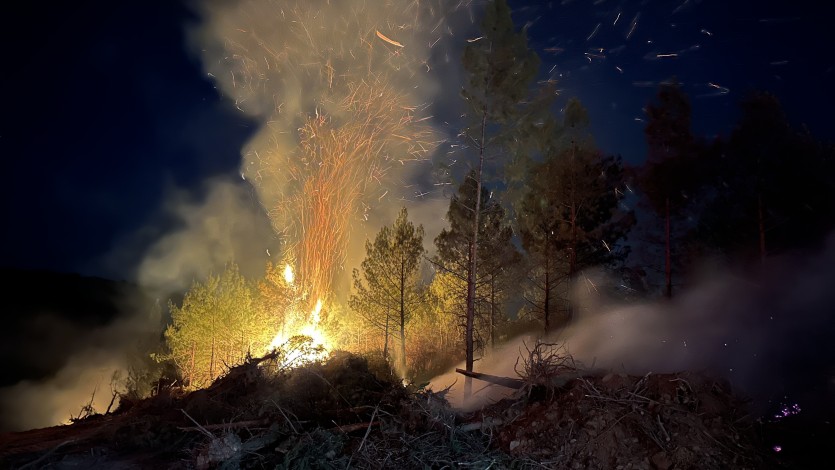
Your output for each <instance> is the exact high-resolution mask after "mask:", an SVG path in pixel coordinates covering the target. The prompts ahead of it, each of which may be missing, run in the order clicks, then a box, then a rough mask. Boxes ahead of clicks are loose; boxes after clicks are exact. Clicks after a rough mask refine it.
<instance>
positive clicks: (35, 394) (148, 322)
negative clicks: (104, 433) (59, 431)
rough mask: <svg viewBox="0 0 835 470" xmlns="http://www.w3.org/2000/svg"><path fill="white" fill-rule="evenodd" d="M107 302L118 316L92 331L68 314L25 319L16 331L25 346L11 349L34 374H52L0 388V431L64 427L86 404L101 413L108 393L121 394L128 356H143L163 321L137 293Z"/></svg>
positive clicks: (48, 313)
mask: <svg viewBox="0 0 835 470" xmlns="http://www.w3.org/2000/svg"><path fill="white" fill-rule="evenodd" d="M88 282H89V281H88ZM108 301H109V302H112V303H113V305H114V306H115V307H116V308H117V309H118V314H119V315H121V316H119V317H116V318H113V319H111V320H110V321H109V322H108V323H107V324H105V325H102V326H97V327H90V326H89V324H88V323H89V320H88V319H79V318H69V317H68V315H69V314H68V313H66V312H53V313H50V312H41V313H36V314H33V315H32V316H31V317H30V318H27V320H26V321H25V324H23V325H22V327H21V330H20V334H21V335H23V338H25V339H22V340H19V341H20V342H24V341H25V343H26V344H25V345H18V344H17V342H16V341H14V340H12V341H11V345H10V346H12V347H20V348H22V349H21V351H20V361H21V362H22V363H23V364H37V363H38V362H42V364H40V367H38V369H40V370H47V371H48V370H49V369H53V368H54V372H53V373H51V374H50V375H49V376H48V377H44V378H40V379H29V380H22V381H19V382H17V383H15V384H13V385H9V386H7V387H2V388H0V431H22V430H26V429H32V428H40V427H47V426H54V425H57V424H61V423H67V422H68V421H69V419H70V417H71V416H78V415H79V414H80V413H81V410H82V407H83V406H84V405H86V404H88V403H89V404H91V405H92V407H93V408H94V409H95V410H96V411H97V412H100V413H103V412H104V411H105V410H107V407H108V405H109V404H110V402H111V399H112V393H111V391H112V390H113V389H117V390H124V388H123V387H124V380H125V379H126V378H127V376H128V368H129V366H130V364H131V359H132V358H131V357H130V355H131V354H133V355H134V357H133V359H135V358H136V355H137V354H142V353H146V352H145V351H142V348H143V347H147V346H148V344H149V343H153V341H155V340H156V338H157V337H158V335H159V331H160V327H161V321H160V320H161V319H160V315H159V310H158V309H156V308H154V303H153V301H151V299H148V298H146V297H144V296H142V295H141V294H139V293H138V292H135V291H134V292H132V293H129V292H120V293H119V294H118V296H117V297H116V298H111V299H109V300H108ZM34 302H37V301H36V300H35V301H34ZM7 344H8V343H7ZM134 363H135V362H134ZM56 364H57V365H58V366H57V367H55V365H56ZM114 374H116V377H115V379H116V380H114ZM91 399H92V402H91ZM117 404H118V399H117V400H116V402H115V403H114V407H115V406H116V405H117Z"/></svg>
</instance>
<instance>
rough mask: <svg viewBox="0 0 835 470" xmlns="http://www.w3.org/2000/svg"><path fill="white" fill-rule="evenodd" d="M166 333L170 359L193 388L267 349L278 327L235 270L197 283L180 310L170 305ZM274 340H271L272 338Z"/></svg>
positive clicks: (185, 298)
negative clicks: (254, 299) (261, 307)
mask: <svg viewBox="0 0 835 470" xmlns="http://www.w3.org/2000/svg"><path fill="white" fill-rule="evenodd" d="M169 309H170V311H171V321H172V323H171V325H169V326H168V328H166V330H165V339H166V343H167V345H168V348H169V350H170V353H169V354H168V355H167V356H163V357H162V359H171V360H173V361H174V363H175V364H176V365H177V367H178V368H179V370H180V371H181V373H182V375H183V378H184V379H185V380H186V381H187V383H188V385H189V386H191V387H203V386H206V385H208V384H210V383H211V382H212V381H213V380H214V379H215V378H216V377H218V376H220V375H221V374H222V373H223V372H224V371H225V370H226V369H228V368H229V367H232V366H234V365H236V364H240V363H242V362H243V361H244V360H246V357H247V356H248V355H252V354H254V353H260V352H262V351H264V350H265V348H266V346H267V344H269V341H270V339H271V335H270V332H274V325H273V324H272V322H271V321H270V319H269V318H268V317H266V316H265V315H263V311H262V310H261V309H258V308H256V307H255V305H254V303H253V291H252V288H251V286H250V285H249V283H248V281H247V280H246V279H245V278H244V277H243V276H242V275H241V273H240V272H239V270H238V267H237V265H235V264H234V263H233V264H230V265H229V266H228V267H227V268H226V270H225V271H224V272H223V273H222V274H221V275H215V274H211V275H209V277H208V278H207V279H206V281H204V282H195V283H194V284H192V287H191V289H189V291H188V292H187V293H186V295H185V297H184V298H183V302H182V305H181V306H179V307H178V306H176V305H174V304H170V305H169ZM268 336H270V337H268Z"/></svg>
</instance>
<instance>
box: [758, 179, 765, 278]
mask: <svg viewBox="0 0 835 470" xmlns="http://www.w3.org/2000/svg"><path fill="white" fill-rule="evenodd" d="M763 212H764V211H763V195H762V193H759V194H757V224H758V229H759V233H760V264H761V265H765V255H766V251H765V217H764V216H763Z"/></svg>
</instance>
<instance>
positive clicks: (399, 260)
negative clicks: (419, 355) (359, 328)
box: [349, 207, 424, 374]
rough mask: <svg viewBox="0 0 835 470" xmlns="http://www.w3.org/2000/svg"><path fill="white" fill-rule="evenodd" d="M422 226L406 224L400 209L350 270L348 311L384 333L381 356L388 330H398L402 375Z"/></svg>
mask: <svg viewBox="0 0 835 470" xmlns="http://www.w3.org/2000/svg"><path fill="white" fill-rule="evenodd" d="M423 234H424V232H423V226H422V225H419V226H417V227H415V225H414V224H413V223H412V222H410V221H409V218H408V212H407V211H406V208H405V207H404V208H403V209H401V211H400V214H399V215H398V216H397V220H395V222H394V224H393V225H391V226H386V227H383V228H382V229H380V231H379V232H378V233H377V236H376V237H375V239H374V242H373V243H372V242H370V241H366V243H365V252H366V255H365V259H364V260H363V261H362V264H361V265H360V269H359V270H357V269H354V271H353V278H354V294H353V295H352V296H351V298H350V300H349V304H350V306H351V308H352V309H353V310H354V311H356V312H357V313H359V314H360V315H362V316H363V318H364V319H366V321H367V322H368V323H369V324H370V325H371V326H374V327H376V328H379V329H382V330H383V332H384V345H383V351H384V354H387V352H388V337H389V334H390V331H391V329H392V328H394V327H397V328H398V329H399V335H398V336H399V339H400V353H399V355H398V363H399V365H400V372H401V373H403V374H405V372H406V323H407V322H408V321H409V319H410V318H411V317H412V314H413V313H414V311H415V309H416V308H417V305H418V303H419V302H420V288H419V284H420V261H421V257H422V255H423V251H424V250H423Z"/></svg>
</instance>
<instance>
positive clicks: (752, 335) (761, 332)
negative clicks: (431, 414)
mask: <svg viewBox="0 0 835 470" xmlns="http://www.w3.org/2000/svg"><path fill="white" fill-rule="evenodd" d="M833 266H835V236H833V237H831V238H830V240H829V243H828V244H827V246H826V247H825V249H823V250H822V251H821V252H820V253H818V254H816V255H814V256H806V255H804V256H784V257H777V258H772V259H769V260H768V263H767V265H766V267H765V268H764V269H763V271H762V272H761V273H759V275H758V276H757V277H756V279H754V280H753V281H749V280H745V279H741V278H739V277H735V276H732V275H730V274H728V273H726V272H714V273H712V274H710V275H708V276H706V277H705V279H704V280H703V281H702V282H701V283H699V284H698V285H696V286H694V287H693V288H691V289H689V290H687V291H685V292H682V293H681V295H679V296H678V297H677V298H675V299H674V300H673V301H671V302H657V303H651V304H641V305H628V306H614V307H605V306H599V307H591V308H589V306H586V308H583V309H582V310H583V311H584V313H583V314H582V315H581V316H580V318H578V319H577V320H576V321H575V322H574V323H573V324H572V325H570V326H569V327H568V328H567V329H566V330H564V331H562V332H560V333H559V334H557V335H555V336H554V337H551V338H547V339H546V340H547V341H553V342H558V343H564V344H565V346H566V348H567V350H568V352H569V353H570V354H571V355H572V356H573V357H574V358H575V359H576V360H578V361H580V362H581V363H582V364H584V365H585V366H587V367H591V366H594V367H603V368H607V369H610V370H613V371H616V372H625V373H631V374H639V375H643V374H646V373H647V372H654V373H667V372H678V371H684V370H696V371H700V370H701V371H705V372H707V373H709V374H711V375H715V376H719V377H722V378H724V379H726V380H728V381H729V382H730V384H731V385H732V387H734V388H735V389H736V390H737V391H739V392H741V393H742V394H743V395H746V396H748V397H751V398H752V399H754V409H755V411H757V412H760V413H762V412H765V411H766V410H768V409H769V408H773V407H776V406H777V405H779V404H780V402H787V403H788V402H790V403H799V404H800V406H801V408H803V409H805V410H809V411H810V412H812V413H814V412H816V411H820V412H825V413H835V343H833V341H832V333H833V331H835V318H833V316H832V307H831V306H832V305H835V291H833V289H832V286H835V267H833ZM586 300H587V301H588V299H586ZM534 341H535V339H534V338H533V337H531V338H517V339H516V340H514V341H511V342H510V344H507V345H505V346H504V347H503V348H502V350H501V351H496V352H494V353H493V354H491V355H489V356H488V357H486V358H485V359H484V360H483V361H481V362H479V363H477V367H476V369H477V370H478V371H480V372H484V373H488V374H494V375H505V376H511V377H513V376H516V373H515V371H514V364H515V363H516V360H517V358H518V357H519V354H520V352H521V353H524V352H525V344H527V345H528V346H531V345H532V344H533V342H534ZM455 375H457V374H454V373H449V374H445V375H443V376H441V377H438V378H436V379H434V380H433V382H432V387H433V389H435V390H440V389H442V388H444V387H446V386H448V385H449V384H451V383H453V382H455V380H456V379H457V380H458V382H457V383H456V386H455V387H454V388H453V391H452V392H453V393H452V397H453V400H454V401H456V402H457V404H458V405H461V402H460V396H459V395H458V394H459V393H460V389H461V388H462V384H463V377H462V376H460V375H459V376H458V377H455ZM478 388H479V387H475V388H474V390H478ZM494 389H495V390H494ZM499 389H500V387H491V388H489V389H487V390H485V391H484V392H482V393H481V394H480V395H481V398H480V399H479V398H477V399H476V400H474V401H473V402H472V403H468V404H467V406H468V407H475V406H479V405H481V404H483V403H485V401H487V400H494V399H496V398H497V397H500V396H502V395H503V394H506V393H507V390H499Z"/></svg>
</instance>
